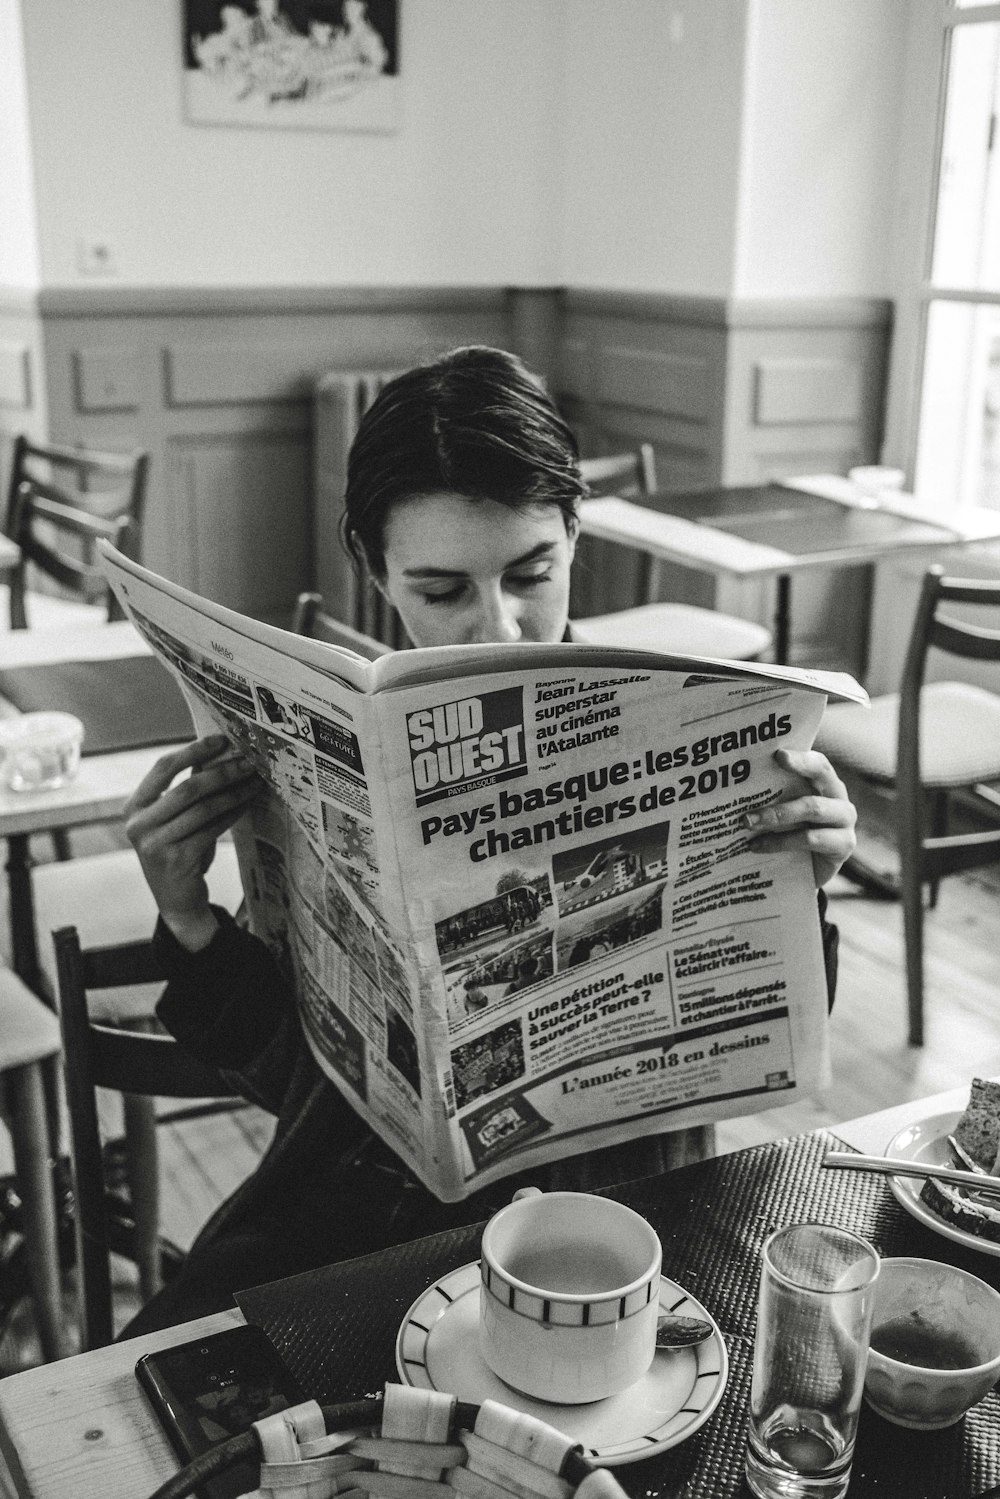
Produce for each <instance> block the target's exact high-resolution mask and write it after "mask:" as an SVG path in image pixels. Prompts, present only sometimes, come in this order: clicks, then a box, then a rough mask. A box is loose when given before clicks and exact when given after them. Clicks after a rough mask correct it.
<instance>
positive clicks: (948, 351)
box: [914, 302, 1000, 513]
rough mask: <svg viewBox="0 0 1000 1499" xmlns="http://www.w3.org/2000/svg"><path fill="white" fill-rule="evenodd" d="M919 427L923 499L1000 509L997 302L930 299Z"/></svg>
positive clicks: (942, 505) (943, 506)
mask: <svg viewBox="0 0 1000 1499" xmlns="http://www.w3.org/2000/svg"><path fill="white" fill-rule="evenodd" d="M919 433H920V438H919V443H918V448H917V462H916V471H915V477H914V489H915V492H916V494H917V496H918V498H919V499H921V500H923V501H925V502H926V503H927V504H928V505H932V506H934V507H935V508H937V509H940V510H941V511H942V512H945V513H946V512H947V511H949V510H951V509H954V508H955V507H961V506H966V505H983V506H986V507H987V508H988V509H991V510H1000V307H996V306H993V305H990V304H985V305H984V304H979V305H976V304H965V303H961V302H933V303H932V304H931V307H930V312H929V317H928V325H927V347H926V354H925V358H924V378H923V389H922V393H921V402H920V423H919Z"/></svg>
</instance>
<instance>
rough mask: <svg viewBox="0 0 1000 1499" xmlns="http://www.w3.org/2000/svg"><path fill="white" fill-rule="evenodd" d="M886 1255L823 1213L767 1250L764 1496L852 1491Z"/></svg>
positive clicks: (759, 1354)
mask: <svg viewBox="0 0 1000 1499" xmlns="http://www.w3.org/2000/svg"><path fill="white" fill-rule="evenodd" d="M878 1270H879V1257H878V1253H877V1251H876V1250H875V1249H874V1248H873V1246H872V1245H871V1244H869V1243H868V1241H867V1240H866V1239H862V1238H861V1237H860V1236H859V1235H858V1234H854V1233H850V1232H849V1231H847V1230H846V1229H841V1228H832V1227H829V1226H827V1225H825V1224H821V1223H798V1224H793V1225H792V1226H791V1227H790V1228H781V1229H778V1231H777V1232H776V1233H773V1234H772V1235H771V1236H770V1238H769V1239H768V1240H767V1241H766V1243H765V1244H764V1248H763V1251H762V1264H761V1277H760V1301H759V1305H758V1313H757V1334H756V1338H755V1340H754V1361H753V1381H752V1384H751V1389H750V1438H749V1445H748V1448H747V1455H746V1474H747V1483H748V1484H749V1486H750V1488H751V1490H752V1491H753V1493H755V1494H756V1495H758V1496H759V1499H843V1495H845V1494H846V1493H847V1485H848V1481H849V1479H850V1474H851V1459H852V1457H853V1455H854V1438H855V1434H856V1432H857V1425H858V1409H859V1407H860V1405H861V1392H862V1389H863V1386H864V1379H865V1363H866V1361H867V1358H868V1339H869V1335H870V1333H871V1323H872V1310H873V1308H874V1304H875V1281H876V1278H877V1276H878Z"/></svg>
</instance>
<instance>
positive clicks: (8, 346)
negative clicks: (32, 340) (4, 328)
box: [0, 339, 31, 411]
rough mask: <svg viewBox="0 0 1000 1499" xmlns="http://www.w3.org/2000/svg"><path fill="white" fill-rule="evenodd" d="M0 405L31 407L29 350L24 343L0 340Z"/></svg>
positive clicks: (16, 407) (9, 407)
mask: <svg viewBox="0 0 1000 1499" xmlns="http://www.w3.org/2000/svg"><path fill="white" fill-rule="evenodd" d="M0 406H6V407H7V408H8V409H9V410H11V411H29V410H30V409H31V350H30V349H29V348H28V345H27V344H25V343H20V342H13V341H12V340H9V339H2V340H0Z"/></svg>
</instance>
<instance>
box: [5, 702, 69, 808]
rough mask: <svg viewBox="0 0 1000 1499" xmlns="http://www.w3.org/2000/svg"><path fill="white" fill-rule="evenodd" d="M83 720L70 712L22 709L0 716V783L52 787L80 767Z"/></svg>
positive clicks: (21, 788) (24, 787)
mask: <svg viewBox="0 0 1000 1499" xmlns="http://www.w3.org/2000/svg"><path fill="white" fill-rule="evenodd" d="M82 744H83V724H82V723H81V722H80V720H79V719H78V718H74V717H73V714H72V713H22V714H20V715H19V716H18V717H17V718H5V719H0V785H3V786H4V787H5V788H6V789H8V790H10V791H55V790H56V789H57V788H58V787H59V786H65V784H66V782H67V781H71V780H72V779H73V777H74V776H75V775H76V773H77V771H78V770H79V768H80V746H81V745H82Z"/></svg>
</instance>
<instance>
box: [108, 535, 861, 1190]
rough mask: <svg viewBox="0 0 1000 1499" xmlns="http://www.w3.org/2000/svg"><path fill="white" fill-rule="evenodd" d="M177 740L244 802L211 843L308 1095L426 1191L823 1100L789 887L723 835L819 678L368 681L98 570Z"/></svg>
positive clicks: (785, 868) (788, 791)
mask: <svg viewBox="0 0 1000 1499" xmlns="http://www.w3.org/2000/svg"><path fill="white" fill-rule="evenodd" d="M104 550H105V566H106V568H107V570H108V574H109V577H110V579H111V581H112V584H113V586H114V587H115V590H116V593H118V596H119V598H120V599H121V601H122V603H123V606H124V607H125V609H126V611H127V612H128V614H129V616H130V618H132V620H133V623H134V624H135V625H136V627H137V628H138V629H139V630H140V632H141V633H142V634H143V636H144V637H145V639H146V640H147V641H148V642H149V644H150V645H151V646H152V647H153V649H154V650H155V651H156V652H157V654H158V655H160V657H161V658H162V659H163V660H164V661H165V663H166V664H167V665H168V666H169V667H170V668H171V669H172V670H173V671H174V673H175V675H176V676H177V677H178V679H179V681H180V682H181V684H182V686H183V687H184V689H185V691H186V694H187V696H188V699H189V701H190V703H191V705H192V711H193V713H194V715H195V723H196V726H197V728H198V731H199V732H201V733H204V732H210V731H217V730H220V729H221V730H222V731H223V732H224V733H226V734H227V735H228V737H229V738H230V739H231V741H232V742H233V744H234V745H235V746H237V747H238V748H239V750H240V751H241V752H242V753H243V754H244V755H245V756H246V757H247V759H248V760H250V761H251V763H252V764H253V765H254V766H255V767H256V769H257V770H258V771H259V773H260V776H261V778H262V780H263V782H264V783H265V785H266V787H267V791H266V794H264V795H263V796H262V797H261V798H260V799H259V801H258V802H257V803H256V804H255V805H254V806H253V808H252V809H251V811H250V812H249V813H248V814H247V815H246V816H245V817H244V818H243V819H242V820H241V822H240V823H239V824H238V825H237V828H236V829H235V830H234V836H235V838H236V843H237V850H238V853H239V857H240V868H241V873H242V876H243V883H244V889H245V894H246V899H247V908H248V912H249V919H250V924H251V928H252V930H253V931H254V932H255V933H256V934H257V935H258V936H259V937H261V938H262V939H263V940H264V941H265V942H266V943H267V944H268V946H269V947H270V948H271V950H272V951H273V952H274V954H275V956H276V957H277V958H278V960H279V962H281V963H282V965H283V966H284V968H285V969H286V971H287V972H288V974H289V976H290V978H291V979H292V982H293V984H294V988H295V992H296V995H297V999H298V1004H299V1010H300V1016H301V1021H302V1026H303V1030H304V1033H305V1036H306V1039H307V1042H308V1044H309V1046H310V1048H311V1050H312V1052H313V1055H314V1056H315V1058H316V1061H317V1063H318V1065H319V1066H320V1068H321V1069H322V1070H323V1072H324V1073H325V1075H326V1076H327V1077H328V1078H329V1079H330V1080H331V1082H332V1083H334V1085H336V1086H337V1087H338V1088H339V1089H340V1090H341V1091H342V1092H343V1093H344V1094H345V1096H346V1097H347V1098H348V1099H349V1101H350V1102H351V1103H352V1105H353V1106H354V1107H355V1108H356V1109H357V1111H358V1112H359V1113H360V1114H361V1115H362V1117H363V1118H364V1119H365V1121H366V1122H367V1123H369V1124H370V1126H371V1127H372V1128H373V1129H375V1130H376V1132H377V1133H379V1134H380V1135H381V1136H382V1138H383V1139H384V1140H385V1141H386V1143H387V1144H388V1145H389V1146H390V1147H391V1148H392V1149H393V1150H395V1151H396V1152H397V1153H398V1154H399V1155H400V1156H401V1157H402V1158H403V1159H404V1160H405V1161H406V1163H407V1165H409V1166H410V1168H411V1169H412V1170H413V1171H414V1172H415V1174H416V1175H417V1176H419V1177H420V1178H421V1180H423V1181H424V1182H425V1184H426V1185H427V1186H428V1187H430V1188H431V1189H432V1190H433V1191H434V1192H435V1193H437V1195H438V1196H439V1197H441V1198H442V1199H444V1200H446V1201H453V1200H457V1199H459V1198H461V1197H464V1196H466V1195H467V1194H468V1193H469V1192H471V1191H473V1190H476V1189H477V1188H479V1187H481V1186H483V1185H486V1184H487V1183H488V1182H490V1181H493V1180H495V1179H497V1178H500V1177H503V1176H504V1175H508V1174H510V1173H511V1172H514V1171H522V1170H524V1169H526V1168H530V1167H532V1166H533V1165H537V1164H541V1163H543V1162H547V1161H550V1160H554V1159H557V1158H560V1157H563V1156H567V1155H572V1154H575V1153H578V1152H580V1151H581V1150H591V1149H596V1148H599V1147H601V1146H605V1145H611V1144H615V1143H618V1142H622V1141H627V1140H629V1139H632V1138H635V1137H637V1136H640V1135H646V1134H651V1133H655V1132H658V1131H662V1130H667V1129H678V1128H683V1127H687V1126H691V1125H696V1124H706V1123H711V1122H713V1121H716V1120H719V1119H723V1118H728V1117H732V1116H735V1115H738V1114H745V1113H756V1112H758V1111H760V1110H762V1109H765V1108H768V1107H773V1106H776V1105H778V1104H781V1103H788V1102H790V1101H792V1100H793V1099H795V1098H797V1097H800V1096H804V1095H807V1094H809V1093H811V1092H813V1091H815V1090H816V1089H818V1088H819V1087H821V1086H822V1085H823V1083H824V1081H825V1080H826V1076H827V1069H828V1057H827V1042H826V1017H827V997H826V983H825V973H824V966H823V954H822V944H821V936H820V927H819V921H818V918H817V907H816V889H815V883H814V878H813V871H812V863H811V858H810V856H809V854H808V853H807V852H806V851H790V850H787V849H786V850H783V851H781V852H768V851H765V850H764V849H762V848H759V847H755V846H754V844H753V843H752V842H751V841H750V839H749V835H748V832H747V824H746V820H745V819H746V817H747V814H749V813H752V812H754V811H755V810H758V809H760V808H762V807H765V806H767V805H769V804H771V803H774V802H777V801H780V800H783V799H787V798H789V797H791V796H794V795H796V794H799V793H800V790H801V782H800V781H799V780H798V778H797V777H796V776H794V775H793V774H792V773H790V772H789V771H786V770H783V769H782V768H781V766H780V765H779V764H778V763H777V762H776V760H775V758H774V751H775V749H776V748H778V747H779V746H784V747H786V748H789V749H804V748H808V747H809V745H810V744H811V743H812V740H813V737H814V735H815V732H816V729H817V727H818V724H819V721H820V718H821V716H822V712H823V709H824V706H825V703H826V699H827V696H828V695H834V696H840V697H847V698H850V699H852V700H855V701H864V693H863V692H862V690H861V689H860V688H859V687H858V686H857V684H856V683H854V682H853V681H852V680H851V679H850V678H849V677H845V676H843V675H841V674H828V673H810V672H801V671H794V670H792V669H789V668H778V667H774V668H772V667H770V666H761V665H757V664H748V663H722V662H713V661H709V660H706V659H697V658H678V657H671V656H668V655H657V654H654V653H651V652H647V651H623V650H614V649H610V648H601V647H594V646H590V645H575V644H560V645H554V646H524V645H519V646H515V647H505V646H482V647H458V648H436V649H424V650H413V651H402V652H396V653H394V654H392V655H388V656H386V657H383V658H381V659H380V660H379V661H376V662H369V661H365V660H362V659H361V658H360V657H357V656H354V655H353V653H352V652H348V651H344V650H341V649H339V648H338V647H335V646H330V645H324V644H321V643H319V642H316V641H312V640H306V639H303V638H301V637H298V636H295V635H292V634H289V633H287V632H285V631H282V630H277V629H274V628H273V627H270V626H267V625H263V624H260V623H258V622H256V621H252V620H249V619H246V618H244V617H243V616H241V615H238V614H235V613H233V612H232V611H229V610H226V609H223V608H222V607H221V606H218V605H214V604H211V603H209V602H208V601H206V600H203V599H200V598H198V597H197V596H196V595H193V594H190V593H188V592H186V591H185V590H182V589H180V588H177V587H176V586H175V585H173V584H170V583H167V582H165V580H163V579H160V578H157V577H156V576H155V575H154V574H152V573H149V572H147V571H146V570H144V569H142V568H141V567H139V566H138V565H137V564H134V563H131V562H129V561H127V560H125V559H124V558H121V557H120V556H119V554H117V553H114V552H113V551H112V550H111V549H110V548H107V549H104Z"/></svg>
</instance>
